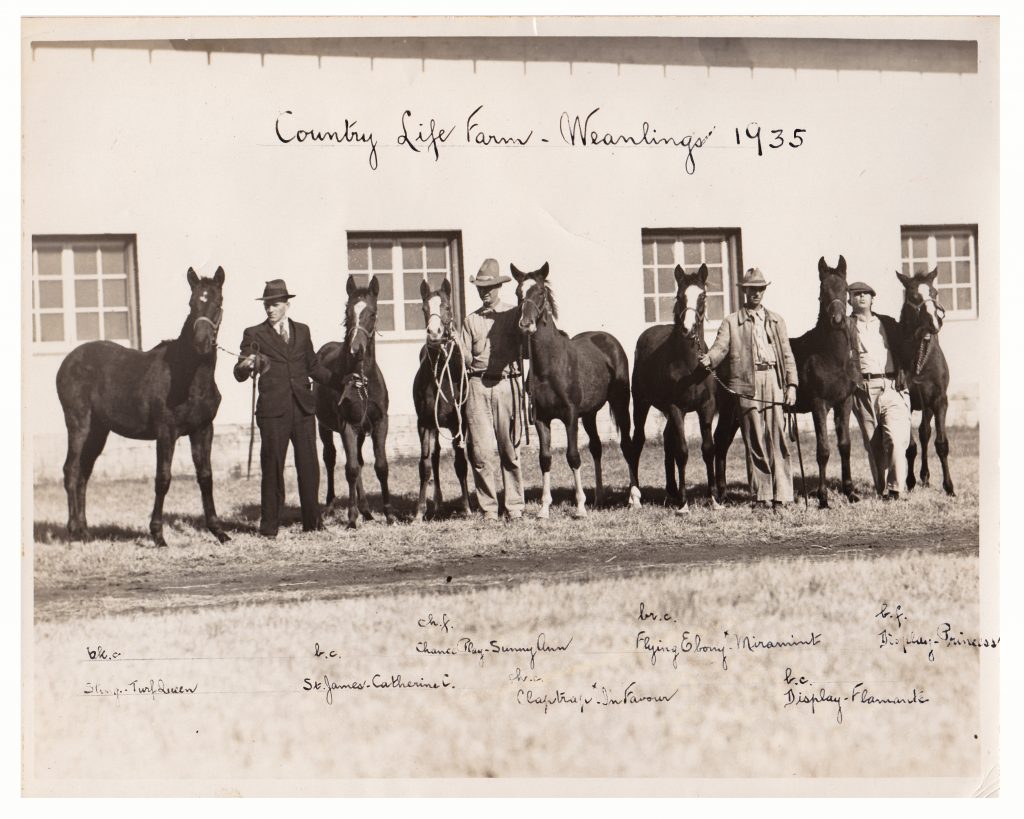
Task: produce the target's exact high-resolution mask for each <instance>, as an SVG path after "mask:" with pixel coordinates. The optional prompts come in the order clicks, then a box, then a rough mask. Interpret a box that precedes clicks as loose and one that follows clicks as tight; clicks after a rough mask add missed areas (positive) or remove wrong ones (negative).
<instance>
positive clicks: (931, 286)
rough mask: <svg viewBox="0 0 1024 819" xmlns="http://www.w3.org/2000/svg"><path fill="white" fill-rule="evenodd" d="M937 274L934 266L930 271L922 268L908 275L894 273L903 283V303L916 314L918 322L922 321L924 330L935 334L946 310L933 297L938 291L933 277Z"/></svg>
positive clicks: (940, 327) (937, 270)
mask: <svg viewBox="0 0 1024 819" xmlns="http://www.w3.org/2000/svg"><path fill="white" fill-rule="evenodd" d="M938 274H939V269H938V268H937V267H936V268H935V269H934V270H932V271H931V272H930V273H925V272H924V271H923V270H922V271H920V272H918V273H914V274H912V275H910V276H905V275H904V274H902V273H898V272H897V273H896V278H898V279H899V280H900V283H901V284H902V285H903V303H904V304H905V305H906V306H908V307H910V308H912V309H913V311H914V312H915V313H916V314H917V319H918V322H923V323H924V325H925V328H924V329H925V332H928V333H931V334H932V335H937V334H938V332H939V330H941V329H942V320H943V318H944V317H945V315H946V311H945V310H944V309H943V307H942V305H941V304H939V303H938V302H937V301H936V300H935V299H936V297H937V296H938V295H939V291H938V290H936V289H935V277H936V276H937V275H938Z"/></svg>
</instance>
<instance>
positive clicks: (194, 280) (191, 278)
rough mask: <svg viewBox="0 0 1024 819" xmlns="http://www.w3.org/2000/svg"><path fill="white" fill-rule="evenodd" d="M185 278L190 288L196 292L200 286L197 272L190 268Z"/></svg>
mask: <svg viewBox="0 0 1024 819" xmlns="http://www.w3.org/2000/svg"><path fill="white" fill-rule="evenodd" d="M185 278H186V279H188V286H189V287H191V288H192V289H193V290H195V289H196V285H197V284H199V277H198V276H197V275H196V271H194V270H193V269H192V268H191V267H190V268H189V269H188V273H186V274H185Z"/></svg>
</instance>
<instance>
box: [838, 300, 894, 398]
mask: <svg viewBox="0 0 1024 819" xmlns="http://www.w3.org/2000/svg"><path fill="white" fill-rule="evenodd" d="M871 315H873V316H874V317H875V318H876V319H878V323H879V324H881V325H882V335H884V336H885V346H886V349H888V351H889V354H890V355H891V356H892V363H893V368H894V369H895V372H894V375H895V382H896V389H898V390H900V391H902V390H905V389H906V384H907V377H906V371H905V368H904V366H903V349H902V347H903V333H902V331H901V330H900V323H899V322H898V321H897V320H896V319H894V318H893V317H892V316H886V315H884V314H882V313H876V312H874V311H873V310H872V311H871ZM846 320H847V322H848V323H849V327H850V342H851V344H852V345H853V350H852V352H853V353H854V354H855V355H856V356H857V359H858V361H859V360H860V327H859V324H860V322H858V321H857V317H856V316H853V315H850V316H848V317H847V319H846Z"/></svg>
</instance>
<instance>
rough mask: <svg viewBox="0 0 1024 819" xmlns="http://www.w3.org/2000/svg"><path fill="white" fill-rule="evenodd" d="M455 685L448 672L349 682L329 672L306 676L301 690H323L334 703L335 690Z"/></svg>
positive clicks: (387, 675)
mask: <svg viewBox="0 0 1024 819" xmlns="http://www.w3.org/2000/svg"><path fill="white" fill-rule="evenodd" d="M454 687H455V684H454V683H453V682H452V680H451V677H449V676H448V675H447V674H442V675H441V678H440V679H438V680H428V679H427V678H425V677H422V676H421V677H420V678H419V679H407V678H405V677H403V676H402V675H401V674H374V675H373V676H372V677H370V678H369V679H363V680H349V681H347V682H339V681H337V680H332V679H331V678H330V677H329V676H328V675H327V674H324V675H323V678H322V679H319V678H318V679H314V678H312V677H306V678H304V679H303V680H302V687H301V690H302V691H321V692H323V694H324V699H325V700H326V702H327V704H328V705H333V704H334V692H335V691H373V690H382V689H392V690H399V689H418V690H423V689H426V690H429V691H437V690H441V689H444V688H454Z"/></svg>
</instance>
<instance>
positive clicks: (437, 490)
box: [430, 430, 444, 517]
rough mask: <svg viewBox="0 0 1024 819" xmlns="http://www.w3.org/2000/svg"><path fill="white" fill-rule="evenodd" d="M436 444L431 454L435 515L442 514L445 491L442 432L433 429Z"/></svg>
mask: <svg viewBox="0 0 1024 819" xmlns="http://www.w3.org/2000/svg"><path fill="white" fill-rule="evenodd" d="M433 433H434V434H433V438H434V446H433V448H432V451H431V454H430V465H431V468H432V469H433V473H434V517H437V516H438V515H440V514H441V505H442V504H443V503H444V493H443V492H442V491H441V434H440V433H439V432H438V431H437V430H434V431H433Z"/></svg>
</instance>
